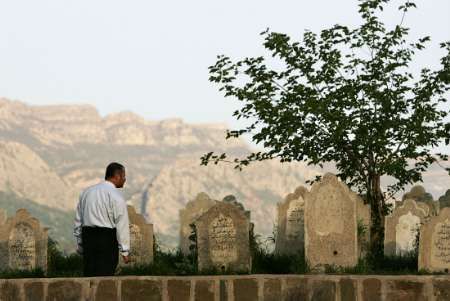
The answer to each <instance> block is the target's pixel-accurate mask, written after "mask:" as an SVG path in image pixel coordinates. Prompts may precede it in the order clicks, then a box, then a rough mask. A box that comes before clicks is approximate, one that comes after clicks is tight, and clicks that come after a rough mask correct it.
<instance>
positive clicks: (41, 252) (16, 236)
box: [0, 209, 48, 272]
mask: <svg viewBox="0 0 450 301" xmlns="http://www.w3.org/2000/svg"><path fill="white" fill-rule="evenodd" d="M47 245H48V229H47V228H43V227H41V224H40V222H39V220H37V219H36V218H34V217H32V216H31V215H30V214H29V213H28V211H27V210H26V209H19V210H17V212H16V214H15V216H13V217H10V218H8V219H7V220H6V221H5V222H4V223H3V225H2V226H1V227H0V267H3V268H5V269H12V270H33V269H37V268H39V269H42V270H43V271H44V272H46V271H47ZM0 269H2V268H0Z"/></svg>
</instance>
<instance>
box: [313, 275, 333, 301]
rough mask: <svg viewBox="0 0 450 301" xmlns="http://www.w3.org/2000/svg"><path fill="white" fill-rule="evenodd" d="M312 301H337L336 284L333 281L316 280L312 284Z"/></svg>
mask: <svg viewBox="0 0 450 301" xmlns="http://www.w3.org/2000/svg"><path fill="white" fill-rule="evenodd" d="M310 285H311V288H310V291H311V292H310V294H311V300H317V301H334V300H336V283H335V282H334V281H331V280H315V281H312V283H311V284H310Z"/></svg>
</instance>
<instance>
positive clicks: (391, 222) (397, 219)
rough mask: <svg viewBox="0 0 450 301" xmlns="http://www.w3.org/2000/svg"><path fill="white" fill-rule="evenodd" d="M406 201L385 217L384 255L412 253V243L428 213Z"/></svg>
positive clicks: (413, 203)
mask: <svg viewBox="0 0 450 301" xmlns="http://www.w3.org/2000/svg"><path fill="white" fill-rule="evenodd" d="M427 208H429V207H427V206H425V207H421V206H419V204H418V203H417V202H416V201H414V200H412V199H407V200H405V201H404V202H403V204H402V205H401V206H399V207H396V208H395V209H394V210H393V211H392V213H391V215H389V216H386V218H385V226H384V231H385V235H384V254H385V255H389V256H392V255H404V254H407V253H410V252H412V251H414V243H415V242H416V237H417V234H418V231H419V229H420V226H421V225H422V224H423V223H425V221H426V219H427V217H428V213H429V211H427Z"/></svg>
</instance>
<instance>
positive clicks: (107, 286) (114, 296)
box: [95, 280, 119, 301]
mask: <svg viewBox="0 0 450 301" xmlns="http://www.w3.org/2000/svg"><path fill="white" fill-rule="evenodd" d="M118 299H119V296H118V287H117V282H116V281H114V280H101V281H99V283H98V285H97V289H96V292H95V301H110V300H118Z"/></svg>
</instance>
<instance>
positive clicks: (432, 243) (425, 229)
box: [419, 207, 450, 273]
mask: <svg viewBox="0 0 450 301" xmlns="http://www.w3.org/2000/svg"><path fill="white" fill-rule="evenodd" d="M419 269H425V270H428V271H431V272H446V273H448V272H449V270H450V208H448V207H445V208H444V209H442V210H441V211H440V213H439V215H438V216H433V217H431V219H430V221H429V222H427V223H426V224H425V225H423V226H422V227H421V229H420V243H419Z"/></svg>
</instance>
